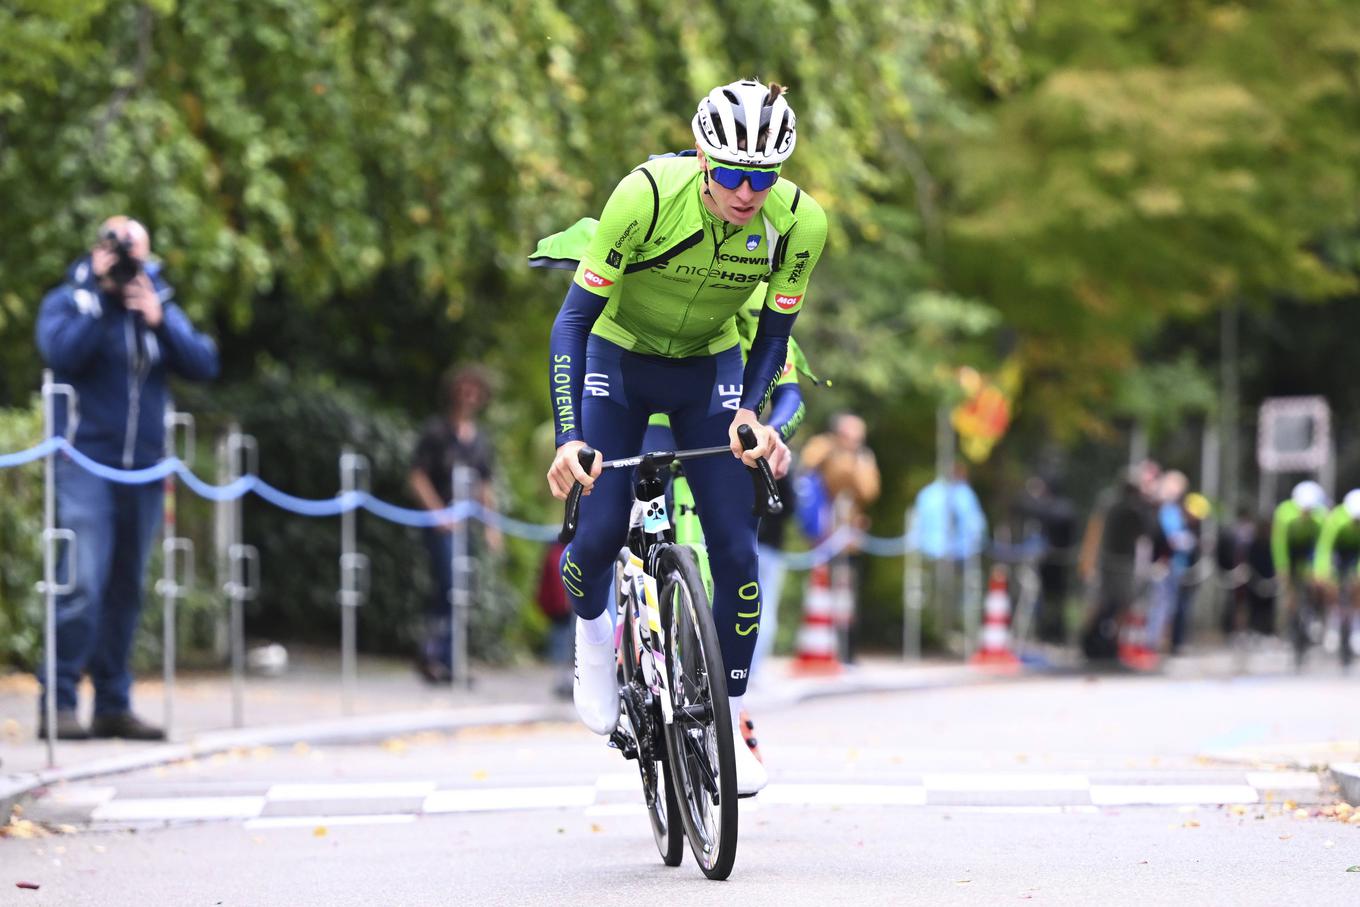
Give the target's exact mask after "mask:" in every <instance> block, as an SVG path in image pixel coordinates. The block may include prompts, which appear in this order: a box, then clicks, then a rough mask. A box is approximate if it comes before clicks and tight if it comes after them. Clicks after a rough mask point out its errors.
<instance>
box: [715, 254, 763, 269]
mask: <svg viewBox="0 0 1360 907" xmlns="http://www.w3.org/2000/svg"><path fill="white" fill-rule="evenodd" d="M718 261H730V262H733V263H735V264H739V265H765V266H767V267H768V266H769V264H770V260H769V259H768V258H766V257H765V256H764V255H728V254H727V253H726V252H724V253H723V254H721V255H719V256H718Z"/></svg>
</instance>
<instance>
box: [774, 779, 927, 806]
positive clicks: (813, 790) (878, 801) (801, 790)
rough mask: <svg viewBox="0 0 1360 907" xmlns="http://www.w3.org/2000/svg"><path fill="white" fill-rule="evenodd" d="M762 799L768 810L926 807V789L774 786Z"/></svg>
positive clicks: (811, 785)
mask: <svg viewBox="0 0 1360 907" xmlns="http://www.w3.org/2000/svg"><path fill="white" fill-rule="evenodd" d="M759 799H761V800H763V801H764V803H765V805H767V806H772V805H776V804H778V805H781V806H924V805H925V803H926V789H925V788H924V787H920V786H917V785H905V784H771V785H770V786H769V787H767V788H765V790H763V791H761V792H760V796H759Z"/></svg>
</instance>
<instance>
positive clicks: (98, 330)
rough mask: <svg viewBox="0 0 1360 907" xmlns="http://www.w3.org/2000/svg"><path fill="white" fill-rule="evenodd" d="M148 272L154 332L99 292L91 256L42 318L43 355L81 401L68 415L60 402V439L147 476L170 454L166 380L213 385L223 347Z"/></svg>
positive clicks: (154, 267)
mask: <svg viewBox="0 0 1360 907" xmlns="http://www.w3.org/2000/svg"><path fill="white" fill-rule="evenodd" d="M145 270H146V273H147V275H148V276H149V277H150V278H151V282H152V284H153V285H154V286H155V288H156V292H157V293H158V294H159V296H160V299H161V306H162V307H163V312H164V317H163V318H162V319H161V323H160V324H159V325H158V326H157V327H156V328H154V329H153V328H150V327H147V325H146V322H145V321H144V320H143V319H142V318H141V316H140V315H137V314H134V313H129V312H128V311H127V309H125V308H124V307H123V302H122V299H121V298H120V297H119V296H118V295H117V294H112V295H111V294H108V293H103V292H101V291H100V289H99V284H98V282H97V279H96V278H95V276H94V271H93V269H92V268H91V267H90V258H89V256H85V257H83V258H81V259H79V260H77V261H76V262H75V263H74V264H72V265H71V267H70V269H69V270H68V271H67V274H66V282H65V283H63V284H61V285H60V286H58V287H57V288H56V289H54V290H52V291H51V292H50V293H48V294H47V296H46V297H44V298H43V301H42V307H41V309H39V311H38V325H37V331H36V333H37V341H38V352H39V353H41V354H42V357H43V360H44V361H45V362H46V363H47V365H48V366H49V367H50V368H51V369H52V371H53V376H54V378H55V380H56V381H57V382H59V383H64V384H69V385H71V386H72V387H74V388H75V391H76V394H77V397H76V403H75V405H74V407H71V411H70V412H69V413H68V412H67V411H66V410H67V407H65V406H63V405H61V403H60V402H58V404H57V407H56V410H57V413H56V426H55V433H56V434H57V435H61V436H64V437H65V438H66V439H67V440H68V441H70V442H71V443H72V444H73V445H75V447H76V449H77V450H79V451H80V452H81V453H84V454H86V455H87V456H89V457H90V458H91V459H93V460H96V461H97V462H99V463H103V464H104V465H106V466H113V467H118V468H121V469H141V468H143V467H146V466H150V465H152V464H154V463H155V462H156V461H157V460H159V459H161V457H163V456H164V455H165V423H164V416H165V405H166V402H167V400H168V399H169V390H168V388H167V386H166V377H167V375H168V374H169V373H171V372H173V373H174V374H176V375H179V376H181V377H184V378H189V379H191V380H196V381H207V380H209V379H212V378H215V377H217V372H218V368H219V363H218V358H217V345H216V344H215V343H213V341H212V340H211V339H210V338H209V337H207V336H205V335H204V334H200V333H199V332H197V331H195V330H194V327H193V325H192V324H190V323H189V318H188V316H187V315H185V314H184V311H183V310H182V309H181V308H180V307H179V306H178V305H176V304H175V303H174V302H173V301H172V300H173V298H174V290H172V289H171V288H170V285H169V284H167V283H166V282H165V280H164V279H163V278H162V276H161V273H160V266H159V264H158V263H156V262H147V263H146V266H145Z"/></svg>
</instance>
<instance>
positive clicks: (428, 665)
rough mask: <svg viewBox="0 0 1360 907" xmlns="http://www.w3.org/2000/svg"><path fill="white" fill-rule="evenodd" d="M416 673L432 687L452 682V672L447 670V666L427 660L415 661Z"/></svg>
mask: <svg viewBox="0 0 1360 907" xmlns="http://www.w3.org/2000/svg"><path fill="white" fill-rule="evenodd" d="M416 673H417V674H419V675H420V679H421V680H423V681H425V682H426V683H428V684H430V685H432V686H437V685H440V684H447V683H450V682H452V681H453V672H452V671H450V670H449V667H448V665H446V664H443V663H442V662H438V661H434V660H433V659H429V658H419V659H416Z"/></svg>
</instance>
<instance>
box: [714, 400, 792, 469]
mask: <svg viewBox="0 0 1360 907" xmlns="http://www.w3.org/2000/svg"><path fill="white" fill-rule="evenodd" d="M738 425H749V426H751V428H752V430H754V431H755V433H756V446H755V447H753V448H751V449H750V450H742V447H741V441H740V439H738V438H737V426H738ZM727 440H728V441H729V442H730V443H731V445H732V456H734V457H738V458H739V459H740V460H741V461H742V462H743V463H745V464H746V465H747V466H752V467H754V466H755V465H756V459H757V458H758V457H769V456H770V454H771V453H773V452H774V449H775V445H776V444H778V443H779V433H778V432H777V431H775V430H774V429H773V428H771V427H770V426H768V425H761V424H760V420H759V419H757V418H756V414H755V413H753V412H751V411H750V410H749V409H739V410H737V414H736V415H735V416H733V417H732V424H731V425H729V426H728V427H727Z"/></svg>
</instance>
